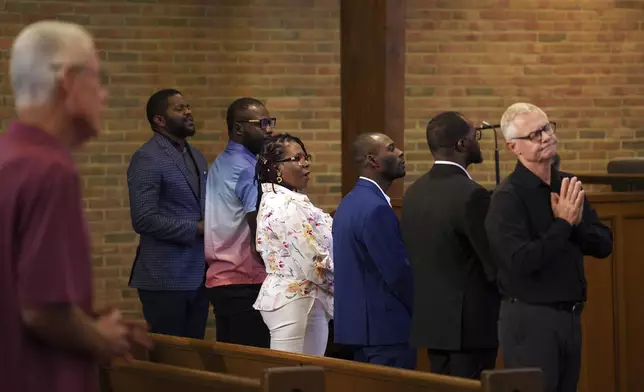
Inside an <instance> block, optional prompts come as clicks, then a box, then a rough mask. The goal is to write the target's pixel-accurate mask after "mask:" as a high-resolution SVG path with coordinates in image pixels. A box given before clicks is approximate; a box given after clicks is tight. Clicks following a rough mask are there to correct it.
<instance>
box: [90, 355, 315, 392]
mask: <svg viewBox="0 0 644 392" xmlns="http://www.w3.org/2000/svg"><path fill="white" fill-rule="evenodd" d="M324 389H325V386H324V373H323V370H322V369H321V368H316V367H296V368H293V367H290V368H276V369H267V370H266V371H265V372H264V373H263V377H261V378H248V377H240V376H234V375H229V374H221V373H213V372H206V371H203V370H195V369H189V368H185V367H177V366H171V365H167V364H158V363H152V362H146V361H138V360H134V361H132V362H126V361H123V360H117V361H115V362H114V363H113V365H112V366H110V367H109V368H104V369H102V370H101V392H134V391H136V392H184V391H185V392H212V391H217V392H291V391H299V392H323V391H324Z"/></svg>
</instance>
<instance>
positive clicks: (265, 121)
mask: <svg viewBox="0 0 644 392" xmlns="http://www.w3.org/2000/svg"><path fill="white" fill-rule="evenodd" d="M237 122H238V123H251V124H258V125H259V127H260V128H262V129H266V128H268V127H271V128H275V125H276V124H277V119H276V118H274V117H273V118H262V119H260V120H239V121H237Z"/></svg>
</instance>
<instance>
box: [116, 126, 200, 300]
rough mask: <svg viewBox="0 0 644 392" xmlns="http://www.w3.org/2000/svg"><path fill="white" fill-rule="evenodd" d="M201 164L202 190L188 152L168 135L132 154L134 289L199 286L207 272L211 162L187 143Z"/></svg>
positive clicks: (129, 181)
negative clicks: (202, 226)
mask: <svg viewBox="0 0 644 392" xmlns="http://www.w3.org/2000/svg"><path fill="white" fill-rule="evenodd" d="M187 146H189V148H190V152H191V153H192V156H193V158H194V161H195V163H196V164H197V173H198V174H199V179H200V186H199V190H200V192H198V193H197V189H195V188H194V187H193V186H192V185H191V184H190V181H189V180H188V179H189V178H190V177H189V176H190V172H189V171H188V166H187V165H186V163H185V161H184V159H183V155H182V153H181V152H180V151H179V149H178V148H177V147H176V146H175V145H173V144H172V142H170V140H169V139H167V138H166V137H164V136H162V135H159V134H156V133H155V134H154V136H153V137H152V138H151V139H150V140H148V141H147V142H146V143H145V144H144V145H143V146H141V148H140V149H139V150H137V151H136V152H135V153H134V155H133V156H132V160H131V161H130V166H129V168H128V170H127V185H128V189H129V194H130V215H131V218H132V226H133V227H134V231H136V232H137V233H138V234H140V236H141V238H140V242H139V247H138V249H137V252H136V259H135V260H134V265H133V267H132V275H131V276H130V287H133V288H137V289H145V290H195V289H197V288H198V287H199V286H200V285H202V284H203V282H204V278H205V273H206V272H205V271H206V260H205V256H204V240H203V236H200V235H198V234H197V231H198V225H199V222H200V221H201V220H203V219H204V207H205V204H204V203H205V200H206V175H207V174H206V173H207V169H206V167H207V162H206V159H205V158H204V156H203V155H202V154H201V152H199V151H198V150H197V149H196V148H194V147H192V146H190V145H189V144H187Z"/></svg>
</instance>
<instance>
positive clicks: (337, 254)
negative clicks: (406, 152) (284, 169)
mask: <svg viewBox="0 0 644 392" xmlns="http://www.w3.org/2000/svg"><path fill="white" fill-rule="evenodd" d="M354 154H355V159H356V163H357V164H358V166H359V173H360V178H359V179H358V182H357V183H356V186H355V187H354V188H353V189H352V190H351V192H349V193H348V194H347V195H346V196H345V197H344V199H342V202H340V205H339V206H338V209H337V210H336V213H335V216H334V218H333V261H334V264H335V294H334V298H335V304H334V308H335V309H334V319H335V325H334V327H335V343H338V344H343V345H351V346H352V347H353V349H354V359H355V360H356V361H360V362H368V363H373V364H378V365H386V366H393V367H399V368H407V369H414V368H415V367H416V352H415V350H413V349H412V348H410V346H409V327H410V322H411V306H412V296H413V291H412V276H411V269H410V267H409V263H408V261H407V255H406V252H405V247H404V245H403V242H402V239H401V237H400V229H399V226H398V218H397V217H396V215H395V213H394V211H393V209H392V208H391V204H390V200H389V197H388V196H387V194H386V193H385V192H386V191H387V189H388V188H389V186H390V185H391V183H392V182H393V181H394V180H395V179H397V178H402V177H404V176H405V161H404V158H403V152H402V151H401V150H400V149H398V148H397V147H396V145H395V144H394V142H393V141H392V140H391V139H390V138H389V137H388V136H386V135H383V134H381V133H365V134H361V135H359V136H358V139H357V140H356V142H355V143H354Z"/></svg>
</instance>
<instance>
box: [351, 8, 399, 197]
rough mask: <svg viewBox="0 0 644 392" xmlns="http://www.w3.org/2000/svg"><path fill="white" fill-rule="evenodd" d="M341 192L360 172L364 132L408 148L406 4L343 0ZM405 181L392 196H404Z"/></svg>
mask: <svg viewBox="0 0 644 392" xmlns="http://www.w3.org/2000/svg"><path fill="white" fill-rule="evenodd" d="M340 52H341V56H340V58H341V68H340V78H341V95H342V101H341V109H342V110H341V115H342V146H343V148H342V194H343V195H345V194H347V192H349V191H350V190H351V188H353V186H354V184H355V182H356V179H357V178H358V174H357V171H356V167H355V164H354V158H353V152H352V150H351V148H350V146H351V145H352V144H353V141H354V140H355V138H356V136H357V135H358V134H360V133H363V132H382V133H385V134H387V135H389V137H391V139H392V140H393V141H394V142H395V143H396V145H398V146H400V148H402V147H403V143H404V136H403V132H404V129H405V108H404V102H405V1H404V0H362V1H356V0H341V1H340ZM402 191H403V182H402V181H396V182H395V183H394V184H393V185H392V187H391V189H390V190H389V193H390V194H391V195H394V197H401V196H402Z"/></svg>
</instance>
